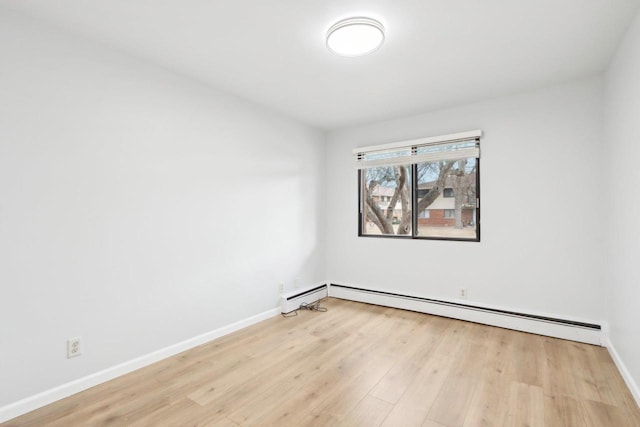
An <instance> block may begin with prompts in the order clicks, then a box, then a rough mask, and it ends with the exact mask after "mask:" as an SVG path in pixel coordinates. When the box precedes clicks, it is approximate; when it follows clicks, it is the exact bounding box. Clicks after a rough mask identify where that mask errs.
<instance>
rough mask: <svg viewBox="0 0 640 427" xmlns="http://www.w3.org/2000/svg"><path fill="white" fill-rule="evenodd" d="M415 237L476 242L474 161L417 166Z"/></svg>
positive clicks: (470, 159) (455, 161) (421, 164)
mask: <svg viewBox="0 0 640 427" xmlns="http://www.w3.org/2000/svg"><path fill="white" fill-rule="evenodd" d="M416 169H417V174H418V177H417V181H418V188H417V191H416V196H417V201H416V206H417V211H418V230H417V236H418V237H439V238H457V239H476V236H477V234H476V221H477V218H476V215H477V209H476V198H477V194H476V188H477V185H476V172H477V161H476V159H474V158H469V159H462V160H449V161H441V162H433V163H418V165H417V166H416Z"/></svg>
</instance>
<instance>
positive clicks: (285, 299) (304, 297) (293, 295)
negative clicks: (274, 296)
mask: <svg viewBox="0 0 640 427" xmlns="http://www.w3.org/2000/svg"><path fill="white" fill-rule="evenodd" d="M328 294H329V287H328V286H327V284H324V285H314V286H309V287H307V288H301V289H296V290H294V291H292V292H289V293H286V294H282V295H281V296H280V311H281V312H282V313H285V314H286V313H290V312H292V311H293V310H297V309H299V308H300V305H302V304H311V303H312V302H316V301H318V300H321V299H322V298H326V297H327V296H328Z"/></svg>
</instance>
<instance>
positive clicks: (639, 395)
mask: <svg viewBox="0 0 640 427" xmlns="http://www.w3.org/2000/svg"><path fill="white" fill-rule="evenodd" d="M605 347H607V350H609V354H610V355H611V358H612V359H613V362H614V363H615V364H616V366H617V367H618V371H620V375H622V378H623V379H624V382H625V383H626V384H627V387H629V390H631V394H632V395H633V398H634V399H635V400H636V404H637V405H638V407H640V387H638V384H637V383H636V382H635V380H634V379H633V377H632V376H631V374H630V373H629V370H628V369H627V365H625V364H624V362H623V361H622V359H621V358H620V355H619V354H618V351H617V350H616V348H615V347H614V345H613V343H612V342H611V339H610V338H609V337H607V338H606V343H605Z"/></svg>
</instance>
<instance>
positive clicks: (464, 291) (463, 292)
mask: <svg viewBox="0 0 640 427" xmlns="http://www.w3.org/2000/svg"><path fill="white" fill-rule="evenodd" d="M460 298H467V288H460Z"/></svg>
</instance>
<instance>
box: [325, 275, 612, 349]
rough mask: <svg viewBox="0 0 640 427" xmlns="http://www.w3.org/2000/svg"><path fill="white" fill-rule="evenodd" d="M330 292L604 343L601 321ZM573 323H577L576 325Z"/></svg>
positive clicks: (373, 292)
mask: <svg viewBox="0 0 640 427" xmlns="http://www.w3.org/2000/svg"><path fill="white" fill-rule="evenodd" d="M329 295H330V296H332V297H336V298H342V299H348V300H352V301H359V302H365V303H369V304H376V305H382V306H385V307H394V308H400V309H404V310H411V311H417V312H420V313H427V314H434V315H437V316H443V317H450V318H453V319H459V320H466V321H469V322H475V323H482V324H485V325H491V326H499V327H501V328H506V329H513V330H516V331H522V332H529V333H533V334H538V335H545V336H550V337H555V338H562V339H567V340H572V341H578V342H583V343H587V344H595V345H604V341H603V334H602V330H601V325H600V324H599V323H596V322H584V321H578V320H572V319H567V318H566V317H564V316H562V317H560V316H558V317H555V316H554V317H550V316H549V315H548V314H545V315H541V314H539V313H522V312H517V310H513V309H505V308H503V307H501V308H497V307H487V306H483V305H481V304H476V303H473V302H469V301H466V300H465V301H464V302H462V301H453V300H452V301H443V300H437V299H433V298H424V297H418V296H410V295H401V294H398V293H395V292H390V291H387V290H379V289H373V288H362V287H359V286H357V287H356V286H351V285H348V286H347V285H337V284H331V285H330V286H329ZM570 322H574V324H571V323H570ZM581 324H582V325H583V326H581ZM586 325H591V326H592V327H586ZM596 327H597V328H596Z"/></svg>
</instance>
